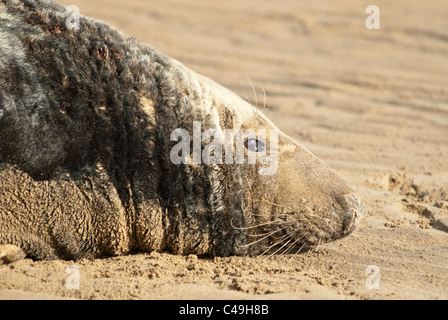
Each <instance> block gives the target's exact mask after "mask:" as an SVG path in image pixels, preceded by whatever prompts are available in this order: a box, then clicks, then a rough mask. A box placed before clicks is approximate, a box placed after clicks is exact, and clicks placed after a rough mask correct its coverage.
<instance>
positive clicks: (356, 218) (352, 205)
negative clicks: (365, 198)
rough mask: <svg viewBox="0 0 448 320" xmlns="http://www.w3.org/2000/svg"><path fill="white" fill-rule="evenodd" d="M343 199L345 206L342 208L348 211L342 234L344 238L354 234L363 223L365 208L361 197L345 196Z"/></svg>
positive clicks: (354, 195)
mask: <svg viewBox="0 0 448 320" xmlns="http://www.w3.org/2000/svg"><path fill="white" fill-rule="evenodd" d="M343 198H344V200H343V202H344V204H343V205H342V208H344V209H345V210H346V211H345V216H344V219H343V222H342V232H343V236H346V235H349V234H350V233H352V232H353V230H355V228H356V227H357V226H358V225H359V223H360V222H361V220H362V217H363V215H364V208H363V207H362V205H361V200H360V198H359V196H358V195H356V194H350V195H345V196H344V197H343Z"/></svg>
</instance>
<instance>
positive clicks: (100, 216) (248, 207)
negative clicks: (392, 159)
mask: <svg viewBox="0 0 448 320" xmlns="http://www.w3.org/2000/svg"><path fill="white" fill-rule="evenodd" d="M67 17H68V14H67V12H66V10H65V7H63V6H60V5H57V4H55V3H54V2H51V1H44V0H39V1H28V0H22V1H12V0H2V1H0V257H1V256H2V250H3V251H5V250H6V249H8V250H10V251H11V245H13V246H15V247H17V248H21V249H22V250H23V252H25V253H26V254H27V255H28V256H29V257H31V258H34V259H57V258H62V259H79V258H83V257H101V256H110V255H120V254H126V253H128V252H131V251H137V250H138V251H152V250H168V251H170V252H173V253H179V254H187V253H196V254H211V255H223V256H226V255H235V254H236V255H245V254H261V253H263V252H271V251H275V250H274V249H275V248H277V247H279V246H280V245H283V243H286V240H285V241H284V242H283V240H281V239H282V237H283V239H289V242H288V246H286V245H285V249H286V248H288V247H289V248H290V249H291V250H293V249H294V250H296V251H297V249H295V248H301V247H303V246H304V245H307V246H308V245H314V244H317V243H319V242H320V241H329V240H332V239H337V238H339V237H341V236H344V235H346V234H348V233H349V232H351V231H352V230H353V228H354V226H355V224H356V223H357V222H358V221H359V217H360V215H361V213H360V210H359V208H360V207H359V203H358V200H357V199H356V197H355V196H354V195H353V191H352V190H351V188H350V187H349V186H348V185H347V184H346V183H345V182H344V181H343V180H342V179H341V178H339V176H338V175H337V174H336V173H334V171H332V170H331V169H330V168H328V167H327V166H326V165H324V164H323V163H322V162H321V161H319V160H318V159H317V158H315V157H314V156H313V155H312V154H311V153H309V152H308V151H307V150H306V149H305V148H303V147H302V146H300V145H299V144H298V143H296V142H295V141H293V140H292V139H291V138H289V137H287V136H286V135H284V134H281V135H280V136H279V169H278V172H277V173H276V174H275V175H273V176H261V175H259V174H258V171H257V169H258V167H259V164H257V165H249V164H246V165H237V164H233V165H217V164H214V165H204V164H201V165H194V164H190V165H174V164H172V163H171V162H170V150H171V148H172V146H173V145H174V144H175V143H176V142H172V141H170V133H171V131H172V130H174V129H175V128H185V129H187V130H189V131H190V132H192V124H193V121H194V120H200V121H201V123H202V127H203V130H205V129H208V128H215V129H218V130H222V129H224V128H242V129H247V128H275V126H274V125H273V124H272V123H271V122H270V121H269V120H268V119H267V118H266V117H265V116H264V115H263V114H262V113H261V112H256V113H255V112H254V110H253V107H252V106H250V105H248V104H247V103H246V102H244V101H243V100H241V99H240V98H239V97H237V96H235V95H234V94H233V93H231V92H230V91H227V90H226V89H224V88H222V87H220V86H219V85H217V84H216V83H214V82H212V81H211V80H209V79H207V78H205V77H202V76H200V75H197V74H195V73H194V72H192V71H190V70H189V69H187V68H186V67H184V66H183V65H182V64H180V63H179V62H177V61H175V60H173V59H171V58H168V57H165V56H163V55H161V54H160V53H158V52H156V51H155V50H154V49H153V48H152V47H150V46H148V45H146V44H142V43H140V42H138V41H137V40H136V39H135V38H132V37H128V36H125V35H123V34H121V33H119V32H117V31H116V30H114V29H113V28H111V27H110V26H108V25H107V24H105V23H102V22H99V21H95V20H92V19H90V18H87V17H83V16H81V19H80V28H79V30H68V29H67V27H66V25H65V22H66V19H67ZM282 150H284V151H282ZM347 196H350V197H349V198H347ZM350 199H351V200H352V201H353V202H351V201H350ZM257 226H258V227H257ZM280 227H281V228H280ZM270 233H271V234H270ZM266 234H267V236H264V235H266ZM257 239H258V240H257ZM254 240H257V241H256V243H253V244H251V243H252V242H254ZM276 242H278V243H276ZM2 245H3V247H2ZM5 248H6V249H5ZM282 251H283V250H282ZM5 252H6V251H5ZM3 254H4V255H6V254H5V253H3ZM15 256H20V255H17V253H15ZM4 260H5V261H7V259H4Z"/></svg>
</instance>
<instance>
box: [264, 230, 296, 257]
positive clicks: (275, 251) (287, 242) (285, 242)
mask: <svg viewBox="0 0 448 320" xmlns="http://www.w3.org/2000/svg"><path fill="white" fill-rule="evenodd" d="M290 237H291V236H290ZM286 239H288V238H286ZM286 239H284V240H283V241H285V240H286ZM291 241H292V239H289V240H288V241H286V242H285V243H284V244H283V245H282V246H281V247H280V248H278V249H277V250H275V251H274V252H273V253H271V254H270V255H269V256H267V257H266V258H264V259H263V261H265V260H267V259H269V258H270V257H272V256H273V255H274V254H276V253H277V252H279V251H280V250H281V249H282V248H283V247H284V246H286V245H287V244H288V243H290V242H291Z"/></svg>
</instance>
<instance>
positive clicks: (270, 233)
mask: <svg viewBox="0 0 448 320" xmlns="http://www.w3.org/2000/svg"><path fill="white" fill-rule="evenodd" d="M285 228H286V227H284V228H280V229H277V230H274V231H272V232H269V233H267V234H266V233H265V234H262V235H250V236H263V235H265V236H264V237H263V238H261V239H257V240H255V241H253V242H251V243H247V244H243V245H239V246H240V247H249V246H251V245H254V244H256V243H258V242H260V241H263V240H264V239H266V238H269V237H270V236H271V235H273V234H274V233H276V232H279V231H281V230H283V229H285Z"/></svg>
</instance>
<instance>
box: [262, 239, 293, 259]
mask: <svg viewBox="0 0 448 320" xmlns="http://www.w3.org/2000/svg"><path fill="white" fill-rule="evenodd" d="M288 237H291V235H290V234H285V235H284V236H283V237H281V238H280V240H278V241H277V242H275V243H274V244H272V245H270V246H269V247H268V248H267V249H266V250H264V251H263V252H262V253H261V254H259V256H260V257H261V256H262V255H264V254H265V253H266V252H268V251H269V250H271V249H272V248H273V247H275V246H277V245H279V244H280V243H282V242H283V241H285V239H287V238H288Z"/></svg>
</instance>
